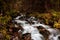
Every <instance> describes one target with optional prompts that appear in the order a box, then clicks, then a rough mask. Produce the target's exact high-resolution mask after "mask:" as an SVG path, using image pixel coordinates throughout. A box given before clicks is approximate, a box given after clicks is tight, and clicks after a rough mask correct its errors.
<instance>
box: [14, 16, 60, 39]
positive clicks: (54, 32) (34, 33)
mask: <svg viewBox="0 0 60 40" xmlns="http://www.w3.org/2000/svg"><path fill="white" fill-rule="evenodd" d="M21 17H23V16H18V17H16V18H15V20H14V21H15V22H17V23H19V24H20V25H21V26H22V28H23V29H24V31H23V32H22V34H25V33H31V39H33V40H45V38H44V37H43V35H42V34H40V33H39V30H38V29H37V27H39V26H41V27H44V28H45V29H46V30H47V31H49V32H50V33H51V34H50V35H49V40H58V37H59V34H60V33H59V30H58V29H53V28H50V26H48V25H44V24H41V23H39V22H38V21H35V20H32V21H33V22H34V24H29V23H28V22H27V21H26V20H20V19H19V18H21ZM28 20H31V18H29V19H28ZM19 31H21V30H19ZM19 31H18V32H19Z"/></svg>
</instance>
